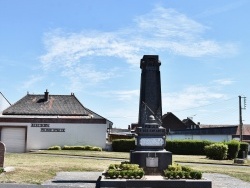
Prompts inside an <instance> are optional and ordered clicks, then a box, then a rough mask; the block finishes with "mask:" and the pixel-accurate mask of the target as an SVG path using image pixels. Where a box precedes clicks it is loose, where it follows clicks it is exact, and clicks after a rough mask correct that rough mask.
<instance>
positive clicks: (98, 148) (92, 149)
mask: <svg viewBox="0 0 250 188" xmlns="http://www.w3.org/2000/svg"><path fill="white" fill-rule="evenodd" d="M90 151H102V148H100V147H92V148H90Z"/></svg>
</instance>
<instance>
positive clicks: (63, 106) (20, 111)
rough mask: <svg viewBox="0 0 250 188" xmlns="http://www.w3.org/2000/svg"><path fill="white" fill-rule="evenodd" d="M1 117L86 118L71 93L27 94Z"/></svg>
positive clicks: (85, 114) (87, 111)
mask: <svg viewBox="0 0 250 188" xmlns="http://www.w3.org/2000/svg"><path fill="white" fill-rule="evenodd" d="M2 114H3V115H41V116H44V115H46V116H47V115H48V116H55V115H56V116H88V115H90V114H91V111H90V110H88V109H87V108H85V107H84V106H83V105H82V104H81V103H80V102H79V100H78V99H77V98H76V97H75V95H74V94H73V93H71V94H70V95H49V92H48V91H46V92H45V93H44V95H36V94H27V95H26V96H24V97H23V98H22V99H20V100H19V101H17V102H16V103H15V104H13V105H11V106H10V107H8V108H7V109H6V110H4V111H3V113H2Z"/></svg>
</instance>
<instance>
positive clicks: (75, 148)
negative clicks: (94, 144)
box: [62, 146, 85, 150]
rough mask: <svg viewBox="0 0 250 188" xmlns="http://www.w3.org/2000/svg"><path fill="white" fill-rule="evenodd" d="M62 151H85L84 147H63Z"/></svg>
mask: <svg viewBox="0 0 250 188" xmlns="http://www.w3.org/2000/svg"><path fill="white" fill-rule="evenodd" d="M62 150H85V146H63V148H62Z"/></svg>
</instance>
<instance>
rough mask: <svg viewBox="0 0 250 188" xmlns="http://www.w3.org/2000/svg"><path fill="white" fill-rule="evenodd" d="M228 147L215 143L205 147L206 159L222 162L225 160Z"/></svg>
mask: <svg viewBox="0 0 250 188" xmlns="http://www.w3.org/2000/svg"><path fill="white" fill-rule="evenodd" d="M227 151H228V146H227V145H225V144H223V143H216V144H212V145H209V146H205V153H206V156H207V158H209V159H215V160H222V159H226V158H227Z"/></svg>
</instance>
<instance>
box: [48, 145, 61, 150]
mask: <svg viewBox="0 0 250 188" xmlns="http://www.w3.org/2000/svg"><path fill="white" fill-rule="evenodd" d="M48 150H61V146H51V147H49V148H48Z"/></svg>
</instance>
